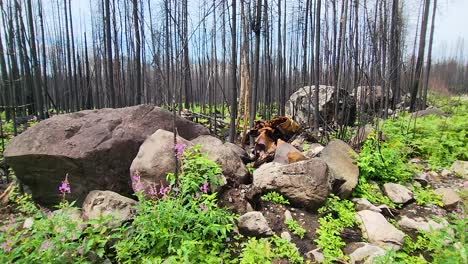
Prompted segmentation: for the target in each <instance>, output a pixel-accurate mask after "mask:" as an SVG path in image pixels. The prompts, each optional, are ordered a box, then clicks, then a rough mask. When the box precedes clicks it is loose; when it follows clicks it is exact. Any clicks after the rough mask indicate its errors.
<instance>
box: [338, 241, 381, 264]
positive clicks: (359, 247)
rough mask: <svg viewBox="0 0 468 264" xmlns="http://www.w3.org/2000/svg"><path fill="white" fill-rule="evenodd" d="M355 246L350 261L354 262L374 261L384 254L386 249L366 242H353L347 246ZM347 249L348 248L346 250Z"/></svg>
mask: <svg viewBox="0 0 468 264" xmlns="http://www.w3.org/2000/svg"><path fill="white" fill-rule="evenodd" d="M348 247H349V248H354V250H353V251H352V252H351V253H350V254H349V262H350V263H352V264H354V263H362V262H364V263H372V260H373V259H374V258H375V257H378V256H384V255H385V250H383V249H382V248H381V247H378V246H375V245H371V244H369V243H365V242H356V243H351V244H350V245H348V246H347V248H348ZM345 251H346V250H345Z"/></svg>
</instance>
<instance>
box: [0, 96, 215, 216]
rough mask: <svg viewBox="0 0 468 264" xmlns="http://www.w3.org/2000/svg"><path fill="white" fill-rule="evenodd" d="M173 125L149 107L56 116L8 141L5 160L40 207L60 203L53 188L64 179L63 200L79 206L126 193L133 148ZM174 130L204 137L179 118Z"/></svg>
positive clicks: (169, 116) (196, 127)
mask: <svg viewBox="0 0 468 264" xmlns="http://www.w3.org/2000/svg"><path fill="white" fill-rule="evenodd" d="M172 125H173V116H172V113H171V112H169V111H166V110H164V109H161V108H159V107H155V106H150V105H138V106H133V107H126V108H118V109H108V108H106V109H98V110H85V111H80V112H76V113H71V114H64V115H57V116H54V117H52V118H49V119H46V120H44V121H41V122H39V124H37V125H35V126H33V127H31V128H29V129H27V130H26V131H25V132H24V133H22V134H20V135H18V136H17V137H15V138H13V139H12V140H11V141H10V143H9V144H8V146H7V148H6V150H5V153H4V156H5V158H6V161H7V162H8V164H9V165H10V166H11V167H12V168H13V169H14V171H15V173H16V176H17V177H18V178H19V179H20V180H21V181H22V182H23V183H24V184H25V185H26V186H28V187H29V188H30V189H31V192H32V197H33V199H34V200H35V201H37V202H39V203H40V204H41V205H44V206H49V207H51V206H53V205H54V204H58V203H59V202H60V200H61V195H60V194H59V192H58V190H57V189H58V186H59V184H60V182H61V181H62V180H63V179H64V178H65V175H66V174H68V181H69V182H70V185H71V193H70V194H68V195H67V199H69V200H70V201H73V200H77V205H81V204H82V202H83V201H84V199H85V197H86V195H87V194H88V193H89V192H90V191H92V190H111V191H114V192H117V193H120V194H124V195H127V194H128V195H129V194H131V193H132V188H131V183H130V178H129V177H128V174H129V168H130V164H131V163H132V160H133V159H134V158H135V156H136V154H137V152H138V148H139V147H140V145H141V144H142V143H143V141H144V140H145V139H146V138H147V137H148V136H149V135H151V134H153V133H154V132H155V131H156V130H158V129H166V130H172ZM176 126H177V128H178V132H179V134H180V135H181V136H182V137H184V138H187V139H193V138H195V137H197V136H199V135H203V134H209V131H208V129H206V128H205V127H203V126H201V125H198V124H195V123H193V122H190V121H188V120H186V119H182V118H180V117H177V118H176Z"/></svg>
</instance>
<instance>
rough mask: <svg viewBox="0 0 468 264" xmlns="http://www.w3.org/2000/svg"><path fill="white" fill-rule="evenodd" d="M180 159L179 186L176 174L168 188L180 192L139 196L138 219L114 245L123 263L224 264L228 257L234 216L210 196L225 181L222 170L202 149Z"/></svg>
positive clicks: (124, 230)
mask: <svg viewBox="0 0 468 264" xmlns="http://www.w3.org/2000/svg"><path fill="white" fill-rule="evenodd" d="M176 148H177V149H179V147H178V146H176V147H175V149H176ZM177 153H178V154H180V152H177ZM178 157H180V162H181V170H180V173H179V175H178V183H177V184H176V182H175V181H176V179H175V176H174V175H173V174H169V175H168V177H167V179H168V181H169V182H170V183H171V185H169V187H170V186H177V188H172V189H169V190H170V192H167V193H166V192H165V193H164V194H165V195H164V196H163V197H161V198H160V199H158V200H152V199H148V198H147V197H148V196H147V195H144V193H143V192H138V193H137V196H138V198H139V201H140V202H139V204H138V205H137V207H136V215H134V217H133V222H132V224H127V225H125V226H124V227H123V228H122V230H121V233H122V234H124V237H122V239H121V240H120V241H119V242H118V243H117V244H116V245H115V249H116V251H117V261H118V262H119V263H142V262H145V263H160V262H162V261H164V260H165V261H167V262H168V263H182V262H186V263H188V262H190V263H196V262H200V263H220V262H221V260H223V259H225V258H226V257H227V254H228V253H227V250H226V246H225V241H224V240H225V239H226V238H227V235H228V233H229V232H230V231H232V228H233V223H234V216H233V215H232V214H230V213H229V212H227V211H226V210H224V209H221V208H219V207H218V206H217V204H216V193H210V190H212V189H213V188H215V187H216V186H218V185H219V184H222V183H223V182H222V180H221V177H220V176H221V173H222V171H221V168H220V167H219V165H218V164H216V163H215V162H213V161H211V160H208V159H207V158H206V156H205V155H202V153H201V152H200V147H199V146H195V147H193V148H189V149H186V150H185V151H184V153H183V154H182V155H178ZM161 187H162V185H161ZM210 187H211V188H210ZM166 188H168V187H166ZM155 219H157V221H156V220H155Z"/></svg>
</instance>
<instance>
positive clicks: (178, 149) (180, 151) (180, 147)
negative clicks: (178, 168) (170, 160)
mask: <svg viewBox="0 0 468 264" xmlns="http://www.w3.org/2000/svg"><path fill="white" fill-rule="evenodd" d="M174 150H175V156H176V158H178V159H180V158H182V156H183V155H184V150H185V145H184V144H180V143H177V144H175V145H174Z"/></svg>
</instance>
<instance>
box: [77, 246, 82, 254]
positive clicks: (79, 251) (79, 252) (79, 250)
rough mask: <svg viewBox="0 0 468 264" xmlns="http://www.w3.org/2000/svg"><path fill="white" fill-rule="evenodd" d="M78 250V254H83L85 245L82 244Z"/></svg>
mask: <svg viewBox="0 0 468 264" xmlns="http://www.w3.org/2000/svg"><path fill="white" fill-rule="evenodd" d="M77 251H78V254H80V255H83V247H82V246H80V247H78V250H77Z"/></svg>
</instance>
